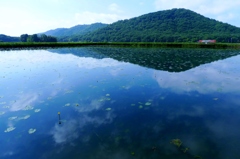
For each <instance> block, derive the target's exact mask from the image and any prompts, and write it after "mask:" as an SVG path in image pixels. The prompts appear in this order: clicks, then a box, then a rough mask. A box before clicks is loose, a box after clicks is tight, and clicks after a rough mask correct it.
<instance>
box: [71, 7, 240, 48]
mask: <svg viewBox="0 0 240 159" xmlns="http://www.w3.org/2000/svg"><path fill="white" fill-rule="evenodd" d="M200 39H215V40H217V42H233V43H236V42H239V40H240V28H238V27H235V26H232V25H229V24H226V23H222V22H219V21H216V20H213V19H209V18H206V17H204V16H202V15H200V14H197V13H195V12H193V11H190V10H187V9H172V10H165V11H159V12H154V13H149V14H146V15H142V16H139V17H136V18H132V19H129V20H121V21H118V22H115V23H113V24H111V25H108V26H106V27H104V28H102V29H99V30H97V31H94V32H90V33H87V34H85V35H83V36H74V41H93V42H100V41H107V42H197V41H198V40H200Z"/></svg>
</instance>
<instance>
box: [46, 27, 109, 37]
mask: <svg viewBox="0 0 240 159" xmlns="http://www.w3.org/2000/svg"><path fill="white" fill-rule="evenodd" d="M105 26H107V24H103V23H94V24H90V25H76V26H74V27H71V28H58V29H54V30H49V31H46V32H44V33H43V34H46V35H49V36H54V37H57V38H58V41H77V40H78V39H76V36H80V35H84V34H86V33H89V32H92V31H95V30H98V29H100V28H103V27H105Z"/></svg>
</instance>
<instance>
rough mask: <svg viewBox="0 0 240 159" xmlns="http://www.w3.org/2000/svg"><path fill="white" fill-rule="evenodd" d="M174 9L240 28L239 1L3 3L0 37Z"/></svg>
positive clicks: (28, 0) (33, 0) (6, 0)
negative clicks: (0, 35) (195, 13)
mask: <svg viewBox="0 0 240 159" xmlns="http://www.w3.org/2000/svg"><path fill="white" fill-rule="evenodd" d="M172 8H185V9H190V10H192V11H194V12H197V13H199V14H201V15H203V16H205V17H208V18H212V19H216V20H218V21H221V22H224V23H228V24H231V25H234V26H237V27H240V20H239V17H240V9H239V8H240V0H0V21H1V23H0V34H5V35H9V36H20V35H21V34H34V33H42V32H45V31H48V30H51V29H56V28H70V27H73V26H75V25H79V24H80V25H81V24H92V23H96V22H102V23H107V24H111V23H113V22H116V21H118V20H124V19H130V18H133V17H137V16H140V15H143V14H147V13H151V12H157V11H162V10H168V9H172Z"/></svg>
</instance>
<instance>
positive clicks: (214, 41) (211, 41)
mask: <svg viewBox="0 0 240 159" xmlns="http://www.w3.org/2000/svg"><path fill="white" fill-rule="evenodd" d="M198 42H199V43H205V44H209V43H216V40H199V41H198Z"/></svg>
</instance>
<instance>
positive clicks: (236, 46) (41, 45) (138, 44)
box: [0, 42, 240, 49]
mask: <svg viewBox="0 0 240 159" xmlns="http://www.w3.org/2000/svg"><path fill="white" fill-rule="evenodd" d="M81 46H123V47H165V48H213V49H240V44H239V43H235V44H232V43H231V44H230V43H216V44H200V43H160V42H156V43H155V42H97V43H95V42H57V43H52V42H48V43H44V42H43V43H40V42H39V43H22V42H18V43H13V42H9V43H5V42H1V43H0V49H21V48H32V49H34V48H44V47H47V48H49V47H50V48H53V47H81Z"/></svg>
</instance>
